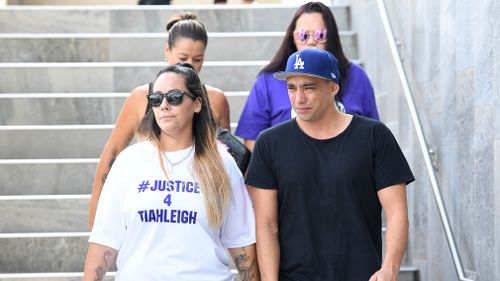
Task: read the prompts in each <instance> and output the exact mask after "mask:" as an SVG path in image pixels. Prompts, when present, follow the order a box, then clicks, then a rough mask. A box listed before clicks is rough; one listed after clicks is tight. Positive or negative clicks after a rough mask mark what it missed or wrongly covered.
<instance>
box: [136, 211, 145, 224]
mask: <svg viewBox="0 0 500 281" xmlns="http://www.w3.org/2000/svg"><path fill="white" fill-rule="evenodd" d="M137 213H139V215H140V216H141V221H142V222H144V211H137Z"/></svg>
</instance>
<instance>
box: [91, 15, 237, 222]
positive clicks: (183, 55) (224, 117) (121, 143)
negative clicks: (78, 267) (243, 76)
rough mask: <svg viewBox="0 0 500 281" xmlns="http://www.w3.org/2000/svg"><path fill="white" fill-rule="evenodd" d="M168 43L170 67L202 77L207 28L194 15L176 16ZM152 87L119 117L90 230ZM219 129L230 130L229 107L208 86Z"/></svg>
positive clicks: (100, 172)
mask: <svg viewBox="0 0 500 281" xmlns="http://www.w3.org/2000/svg"><path fill="white" fill-rule="evenodd" d="M166 29H167V33H168V39H167V42H166V43H165V47H164V53H165V59H166V61H167V64H175V63H177V62H187V63H190V64H192V65H193V66H194V68H195V69H196V71H197V72H198V73H199V72H200V71H201V67H202V65H203V61H204V58H205V49H206V47H207V43H208V36H207V31H206V30H205V27H204V26H203V24H202V23H201V22H199V21H198V20H197V19H196V15H194V14H192V13H182V14H178V15H175V16H173V17H172V18H171V19H170V20H169V22H168V23H167V27H166ZM150 88H151V85H150V84H145V85H142V86H139V87H137V88H135V89H134V90H133V91H132V93H131V94H130V96H129V97H128V98H127V100H126V101H125V104H124V105H123V107H122V109H121V112H120V115H119V116H118V119H117V121H116V125H115V128H114V130H113V131H112V133H111V136H110V137H109V139H108V141H107V142H106V144H105V146H104V149H103V151H102V154H101V157H100V160H99V163H98V165H97V169H96V174H95V177H94V182H93V184H92V196H91V198H90V202H89V228H90V229H91V228H92V224H93V221H94V216H95V211H96V208H97V203H98V201H99V195H100V194H101V190H102V187H103V184H104V181H105V180H106V177H107V175H108V173H109V170H110V168H111V165H112V164H113V162H114V159H115V158H116V157H117V156H118V154H119V153H120V152H121V151H122V150H123V149H125V148H126V147H127V146H128V145H129V143H130V141H131V140H132V138H133V137H134V133H135V130H136V128H137V126H138V125H139V123H140V121H141V120H142V118H143V116H144V114H145V112H146V110H150V108H148V106H147V98H146V96H147V94H148V93H149V92H150V90H151V89H150ZM205 88H206V90H207V92H208V99H209V100H210V107H211V108H212V110H213V112H214V114H215V119H216V122H217V125H218V126H219V127H222V128H226V129H230V128H229V126H230V121H229V104H228V102H227V98H226V96H225V95H224V93H223V92H222V91H221V90H219V89H217V88H213V87H210V86H208V85H205Z"/></svg>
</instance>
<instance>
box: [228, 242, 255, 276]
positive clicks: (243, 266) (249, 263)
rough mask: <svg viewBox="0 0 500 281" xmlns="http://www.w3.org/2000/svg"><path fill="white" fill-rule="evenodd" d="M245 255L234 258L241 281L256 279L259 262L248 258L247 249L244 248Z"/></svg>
mask: <svg viewBox="0 0 500 281" xmlns="http://www.w3.org/2000/svg"><path fill="white" fill-rule="evenodd" d="M241 249H242V250H243V253H241V254H239V255H237V256H235V257H233V259H234V263H235V264H236V268H237V269H238V274H239V275H240V279H241V281H249V280H253V279H254V278H255V269H256V266H257V260H256V259H255V257H254V258H253V259H252V258H251V257H249V256H248V254H247V251H246V248H245V247H242V248H241Z"/></svg>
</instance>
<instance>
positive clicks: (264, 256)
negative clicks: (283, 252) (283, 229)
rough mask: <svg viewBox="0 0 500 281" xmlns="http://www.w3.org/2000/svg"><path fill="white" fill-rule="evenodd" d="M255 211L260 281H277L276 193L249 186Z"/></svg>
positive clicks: (278, 260) (278, 254) (278, 259)
mask: <svg viewBox="0 0 500 281" xmlns="http://www.w3.org/2000/svg"><path fill="white" fill-rule="evenodd" d="M250 194H251V197H252V200H253V205H254V210H255V224H256V236H257V260H258V262H259V270H260V276H261V280H262V281H278V272H279V263H280V246H279V240H278V191H277V190H276V189H261V188H256V187H253V186H250Z"/></svg>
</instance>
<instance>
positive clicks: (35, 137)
mask: <svg viewBox="0 0 500 281" xmlns="http://www.w3.org/2000/svg"><path fill="white" fill-rule="evenodd" d="M295 10H296V7H284V6H274V5H251V6H244V7H243V6H191V7H183V6H161V7H144V6H142V7H135V6H134V7H132V6H131V7H78V8H75V7H8V8H6V9H1V10H0V179H2V186H1V188H0V281H6V280H9V281H10V280H37V281H42V280H44V281H45V280H51V281H52V280H54V281H55V280H59V281H69V280H81V276H82V273H81V272H82V270H83V264H84V259H85V253H86V250H87V239H88V232H87V201H88V199H89V194H90V191H91V183H92V180H93V175H94V170H95V166H96V163H97V161H98V157H99V155H100V152H101V150H102V147H103V145H104V142H105V141H106V139H107V137H108V136H109V134H110V132H111V130H112V128H113V124H114V122H115V119H116V117H117V115H118V112H119V110H120V108H121V105H122V103H123V101H124V100H125V98H126V97H127V96H128V93H129V92H130V91H131V90H132V89H133V88H134V87H136V86H138V85H141V84H144V83H146V82H149V81H152V79H153V78H154V76H155V74H156V73H157V72H158V70H159V69H161V68H162V67H163V66H165V63H164V62H163V55H162V54H163V52H162V46H163V42H164V40H165V33H164V25H165V23H166V20H167V19H168V18H170V16H171V15H173V14H175V13H178V12H180V11H192V12H195V13H196V14H198V17H199V19H200V20H201V21H203V22H204V23H205V25H206V27H207V30H208V31H209V43H208V48H207V53H206V60H205V64H204V66H203V70H202V72H201V78H202V81H204V82H205V83H207V84H209V85H212V86H215V87H218V88H221V89H223V90H224V91H225V93H226V95H227V96H228V99H229V104H230V107H231V121H232V122H234V123H232V124H231V126H232V127H233V128H234V127H235V126H236V124H237V123H236V122H237V121H238V118H239V115H240V112H241V109H242V107H243V105H244V102H245V99H246V96H247V95H248V91H249V89H250V88H251V86H252V84H253V82H254V79H255V77H256V74H257V73H258V71H259V70H260V69H261V68H262V66H264V65H265V64H266V62H267V61H268V60H269V59H270V58H271V57H272V55H273V54H274V52H275V50H276V49H277V47H278V44H279V42H280V40H281V38H282V36H283V34H284V32H283V31H284V30H285V28H286V26H287V24H288V23H289V21H290V20H291V18H292V15H293V14H294V12H295ZM332 11H333V12H334V14H335V16H336V19H337V23H338V25H339V28H340V30H342V32H341V38H342V42H343V44H344V48H345V50H346V52H347V55H348V57H350V58H352V59H355V58H356V57H357V43H356V33H355V32H354V31H351V30H350V14H349V7H348V6H333V7H332ZM417 274H418V271H417V270H416V269H414V268H411V267H406V268H403V270H402V274H401V279H400V280H402V281H403V280H404V281H410V280H412V281H416V280H418V277H417ZM107 278H108V280H113V279H114V278H113V274H108V277H107Z"/></svg>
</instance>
